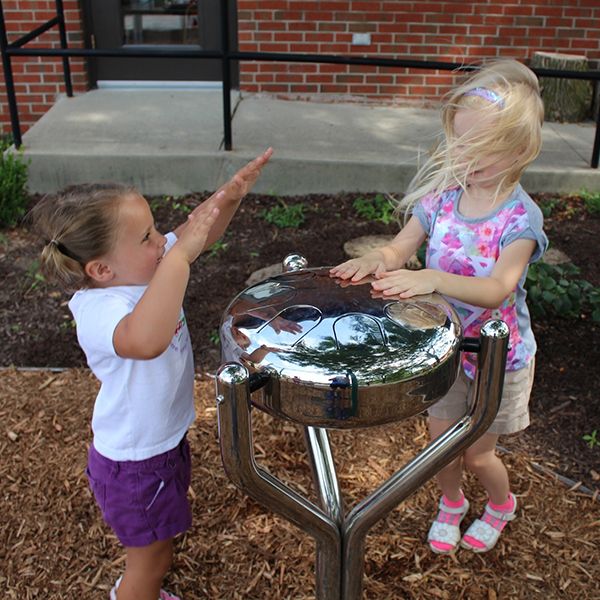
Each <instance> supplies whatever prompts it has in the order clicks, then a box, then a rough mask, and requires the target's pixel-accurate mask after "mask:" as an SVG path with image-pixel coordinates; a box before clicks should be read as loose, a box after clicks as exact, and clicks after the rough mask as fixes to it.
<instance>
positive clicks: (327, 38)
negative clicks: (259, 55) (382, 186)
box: [0, 0, 600, 133]
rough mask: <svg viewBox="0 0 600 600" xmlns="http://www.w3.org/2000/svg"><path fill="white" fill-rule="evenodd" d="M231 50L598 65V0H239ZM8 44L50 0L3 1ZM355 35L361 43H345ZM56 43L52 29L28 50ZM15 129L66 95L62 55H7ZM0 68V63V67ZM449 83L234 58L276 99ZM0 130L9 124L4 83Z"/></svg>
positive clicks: (415, 90)
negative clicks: (555, 58) (576, 59)
mask: <svg viewBox="0 0 600 600" xmlns="http://www.w3.org/2000/svg"><path fill="white" fill-rule="evenodd" d="M237 5H238V22H239V48H240V49H241V50H246V51H265V52H298V53H311V54H312V53H315V54H319V53H322V54H340V55H369V56H381V57H390V58H410V59H423V60H443V61H448V62H461V61H467V62H472V61H477V60H480V59H483V58H489V57H494V56H510V57H515V58H518V59H520V60H523V61H525V62H526V61H527V60H528V59H529V58H530V57H531V56H532V55H533V53H534V52H535V51H538V50H543V51H553V52H554V51H559V52H565V53H570V54H583V55H585V56H587V58H588V59H589V60H590V63H591V66H592V67H593V68H598V64H599V63H600V1H599V0H479V1H477V2H467V1H459V0H455V1H453V2H445V1H433V0H429V1H428V0H423V1H416V0H415V1H410V0H387V1H386V0H382V1H378V0H368V1H362V2H359V1H351V0H328V1H325V0H324V1H317V0H313V1H308V0H237ZM3 6H4V11H5V19H6V25H7V30H8V33H9V42H10V41H14V40H15V39H17V38H18V37H20V36H21V35H23V34H24V33H26V32H29V31H31V30H32V29H34V28H35V27H36V26H38V25H40V24H41V23H43V22H44V21H46V20H47V19H50V18H52V17H53V16H54V15H55V13H54V8H55V3H54V1H53V0H47V1H46V0H6V1H5V2H3ZM64 8H65V17H66V21H67V32H68V38H69V45H70V46H72V47H77V46H81V45H82V40H83V33H82V19H81V12H80V2H78V1H77V0H64ZM355 34H359V35H363V36H364V35H368V36H369V37H370V43H369V45H366V46H365V45H353V44H352V40H353V36H354V35H355ZM36 44H37V45H39V46H54V47H57V46H58V30H57V29H56V28H54V29H53V30H51V31H49V32H46V33H45V34H43V35H42V37H40V38H39V39H38V40H37V42H30V44H29V45H28V47H33V46H35V45H36ZM12 62H13V69H14V78H15V83H16V89H17V101H18V106H19V116H20V119H21V125H22V130H23V132H24V131H26V130H27V128H28V127H29V126H31V125H32V124H33V123H35V121H37V119H39V118H40V117H41V116H42V115H43V114H44V113H45V112H46V111H47V110H48V109H49V108H50V107H51V106H52V104H53V103H54V102H55V100H56V97H57V96H58V95H59V94H61V93H64V91H65V90H64V85H63V83H62V81H63V78H62V63H61V61H60V59H51V58H48V57H45V58H18V57H15V58H13V61H12ZM70 64H71V70H72V76H73V87H74V91H75V92H76V93H77V92H82V91H85V90H86V89H87V87H88V85H87V81H86V70H85V63H84V61H83V59H71V60H70ZM0 72H1V66H0ZM452 84H453V76H452V75H451V73H450V72H448V71H439V72H436V71H428V70H415V69H410V70H409V69H392V68H383V67H382V68H379V67H360V66H346V65H326V64H321V65H317V64H305V63H279V62H278V63H274V62H270V63H265V62H242V63H241V65H240V87H241V88H242V90H246V91H251V92H267V93H271V94H276V95H277V96H279V97H283V98H299V97H300V98H305V97H308V98H311V97H312V98H315V97H316V98H318V99H320V100H323V99H340V97H342V98H344V99H347V100H354V99H361V100H364V99H370V100H377V101H388V102H389V101H392V102H401V103H415V102H416V103H418V104H428V103H429V104H432V103H435V102H436V101H438V100H439V98H440V96H441V95H442V94H443V93H445V92H446V91H447V90H448V88H449V87H450V86H451V85H452ZM0 127H1V130H2V132H3V133H7V132H9V131H10V118H9V114H8V107H7V104H6V95H5V91H4V86H0Z"/></svg>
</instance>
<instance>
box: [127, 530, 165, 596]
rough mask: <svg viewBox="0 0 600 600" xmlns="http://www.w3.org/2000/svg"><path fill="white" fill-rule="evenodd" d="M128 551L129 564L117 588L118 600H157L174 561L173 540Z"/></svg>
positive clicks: (130, 548)
mask: <svg viewBox="0 0 600 600" xmlns="http://www.w3.org/2000/svg"><path fill="white" fill-rule="evenodd" d="M126 550H127V562H126V566H125V573H124V574H123V578H122V579H121V582H120V583H119V587H118V588H117V600H157V598H158V597H159V594H160V588H161V584H162V581H163V579H164V577H165V575H166V574H167V572H168V570H169V568H170V567H171V563H172V561H173V540H172V539H169V540H160V541H158V542H154V543H152V544H150V545H149V546H141V547H128V548H127V549H126Z"/></svg>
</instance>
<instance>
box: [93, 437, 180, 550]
mask: <svg viewBox="0 0 600 600" xmlns="http://www.w3.org/2000/svg"><path fill="white" fill-rule="evenodd" d="M86 473H87V476H88V480H89V482H90V487H91V488H92V491H93V492H94V496H95V497H96V502H97V503H98V505H99V506H100V509H101V510H102V516H103V517H104V520H105V521H106V523H107V524H108V525H109V526H110V527H111V528H112V529H113V531H114V532H115V533H116V534H117V537H118V538H119V540H120V542H121V543H122V544H123V545H124V546H148V545H149V544H151V543H153V542H156V541H158V540H167V539H170V538H172V537H174V536H175V535H177V534H178V533H182V532H183V531H185V530H186V529H189V528H190V526H191V524H192V511H191V509H190V503H189V501H188V498H187V490H188V488H189V486H190V478H191V465H190V446H189V444H188V441H187V439H186V438H185V436H184V438H183V439H182V440H181V442H179V445H178V446H177V447H176V448H173V449H172V450H169V451H168V452H165V453H164V454H159V455H158V456H153V457H151V458H148V459H146V460H140V461H122V462H119V461H114V460H110V459H108V458H106V457H104V456H102V455H101V454H99V453H98V452H97V451H96V449H95V448H94V446H93V444H92V445H90V450H89V453H88V466H87V469H86Z"/></svg>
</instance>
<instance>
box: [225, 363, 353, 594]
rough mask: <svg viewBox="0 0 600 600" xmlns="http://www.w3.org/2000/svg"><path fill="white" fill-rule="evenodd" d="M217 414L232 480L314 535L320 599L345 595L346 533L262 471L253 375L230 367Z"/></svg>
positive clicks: (235, 366)
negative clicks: (343, 542)
mask: <svg viewBox="0 0 600 600" xmlns="http://www.w3.org/2000/svg"><path fill="white" fill-rule="evenodd" d="M216 385H217V415H218V420H219V442H220V445H221V457H222V460H223V466H224V467H225V471H226V472H227V475H228V476H229V478H230V479H231V481H232V482H233V483H234V484H235V485H236V486H237V487H239V488H240V489H241V490H243V491H244V492H246V493H247V494H248V495H249V496H251V497H252V498H254V499H255V500H256V501H257V502H259V503H261V504H263V505H264V506H266V507H267V508H269V509H271V510H273V511H274V512H276V513H279V514H280V515H282V516H283V517H285V518H286V519H288V520H289V521H291V522H292V523H294V524H295V525H297V526H298V527H299V528H300V529H302V530H303V531H306V532H307V533H309V534H310V535H312V536H313V538H315V540H316V544H317V558H316V588H317V589H316V594H317V598H318V599H319V600H339V599H340V596H341V591H340V590H341V556H342V550H341V532H340V528H339V525H338V523H335V522H334V521H333V520H332V518H331V517H330V516H329V515H328V514H326V513H325V512H324V511H323V510H321V509H320V508H319V507H317V506H315V505H314V504H312V503H311V502H309V501H308V500H306V499H305V498H303V497H302V496H300V495H299V494H297V493H296V492H294V491H293V490H291V489H290V488H288V487H287V486H286V485H285V484H283V483H282V482H281V481H279V480H278V479H276V478H275V477H273V476H272V475H270V474H269V473H267V472H266V471H263V470H262V469H260V468H259V467H257V465H256V462H255V460H254V451H253V448H252V422H251V416H250V410H251V405H250V389H249V385H248V371H247V370H246V368H245V367H243V366H242V365H240V364H238V363H227V364H225V365H223V366H222V367H221V368H220V369H219V371H218V373H217V382H216Z"/></svg>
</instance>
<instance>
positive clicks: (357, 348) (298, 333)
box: [216, 256, 509, 600]
mask: <svg viewBox="0 0 600 600" xmlns="http://www.w3.org/2000/svg"><path fill="white" fill-rule="evenodd" d="M305 266H306V264H305V261H304V260H303V259H302V258H301V257H297V256H294V257H292V258H288V259H286V261H285V262H284V271H285V272H284V273H283V274H282V275H280V276H276V277H273V278H270V279H269V280H267V281H266V282H262V283H261V284H258V285H257V286H254V287H252V288H249V289H248V290H245V291H244V292H242V293H241V294H240V295H239V296H238V297H236V299H234V301H233V302H232V303H231V304H230V306H229V308H228V310H227V311H226V313H225V315H224V319H223V323H222V327H221V343H222V347H223V358H224V360H225V361H229V362H226V363H225V364H223V365H222V366H221V368H220V369H219V371H218V373H217V380H216V392H217V413H218V421H219V441H220V446H221V455H222V459H223V465H224V467H225V471H226V472H227V475H228V476H229V478H230V479H231V481H232V482H233V483H234V484H235V485H236V486H237V487H239V488H240V489H241V490H243V491H244V492H245V493H247V494H248V495H249V496H251V497H252V498H254V499H255V500H256V501H257V502H259V503H261V504H263V505H264V506H266V507H267V508H269V509H271V510H273V511H274V512H276V513H278V514H280V515H281V516H283V517H285V518H286V519H288V520H289V521H291V522H292V523H294V524H295V525H297V526H298V527H299V528H300V529H302V530H303V531H305V532H307V533H308V534H310V535H311V536H312V537H313V538H314V539H315V541H316V568H315V579H316V595H317V598H318V599H319V600H359V599H360V598H361V596H362V579H363V569H364V553H365V538H366V535H367V533H368V532H369V530H370V529H371V528H372V527H373V525H374V524H375V523H377V522H378V521H379V520H380V519H382V518H383V517H384V516H386V515H387V514H388V513H389V512H390V511H391V510H392V509H393V508H395V507H396V506H397V505H398V504H399V503H400V502H402V501H403V500H404V499H406V498H407V497H408V496H409V495H410V494H412V493H413V492H414V491H416V490H417V489H418V488H419V487H420V486H422V485H423V484H424V483H425V482H426V481H427V480H429V479H430V478H431V477H433V476H434V475H435V474H436V473H437V472H438V471H439V470H440V469H441V468H442V467H444V466H445V465H446V464H448V463H449V462H451V461H452V460H453V459H454V458H456V457H457V456H458V455H459V454H460V453H461V452H462V451H463V450H464V449H465V448H466V447H468V446H470V445H471V444H472V443H473V442H474V441H475V440H476V439H477V438H479V437H480V436H481V435H483V433H485V431H486V430H487V429H488V428H489V426H490V425H491V423H492V421H493V420H494V418H495V416H496V414H497V412H498V407H499V404H500V399H501V394H502V385H503V381H504V369H505V364H506V353H507V347H508V336H509V331H508V327H507V326H506V324H505V323H504V322H503V321H499V320H496V321H488V322H487V323H486V324H485V325H484V327H483V328H482V329H481V335H480V338H479V339H470V338H469V339H463V338H462V330H461V327H460V322H459V320H458V317H457V316H456V314H455V313H454V311H453V309H452V308H451V307H450V306H449V305H448V304H447V302H446V301H445V300H444V299H442V298H441V297H439V296H437V295H432V296H429V297H419V298H412V299H410V301H405V300H400V299H394V298H389V297H386V298H382V297H379V298H377V297H373V294H371V293H370V286H369V285H356V286H348V285H344V284H342V283H341V282H336V281H335V280H333V279H331V278H330V277H329V276H328V272H327V270H326V269H316V270H315V269H305V268H304V267H305ZM365 283H368V282H365ZM461 352H477V375H476V380H475V396H474V402H473V406H472V408H471V410H470V412H469V413H468V414H467V415H465V416H464V417H463V418H462V419H460V420H459V421H458V422H457V423H455V424H454V425H453V426H452V427H451V428H450V429H449V430H448V431H446V432H445V433H444V434H443V435H442V436H440V437H439V438H437V439H436V440H434V441H433V442H431V443H430V444H429V445H428V446H426V447H425V448H424V449H423V450H422V451H421V452H420V453H418V454H417V456H416V457H414V458H413V459H412V460H411V461H410V462H409V463H408V464H406V465H404V466H403V467H402V468H401V469H400V470H398V471H397V472H396V473H395V474H394V475H392V476H391V477H390V478H389V479H387V480H386V481H385V482H384V483H383V484H381V485H380V486H379V487H378V488H377V489H376V490H374V491H373V492H372V493H371V494H370V495H369V496H368V497H366V498H365V499H364V500H362V501H361V502H359V503H358V504H357V505H356V506H355V507H354V508H352V510H350V512H349V513H348V514H344V510H343V504H342V496H341V494H340V489H339V485H338V480H337V474H336V469H335V465H334V461H333V456H332V452H331V448H330V444H329V437H328V434H327V429H328V428H344V429H348V428H357V427H366V426H373V425H379V424H382V423H390V422H394V421H399V420H402V419H406V418H408V417H409V416H412V415H414V414H418V413H420V412H422V411H423V410H425V409H426V408H427V407H428V406H430V405H432V404H433V403H435V402H436V401H437V400H439V399H440V398H441V397H442V396H443V395H445V393H446V392H447V391H448V389H449V388H450V386H451V385H452V383H453V382H454V380H455V378H456V376H457V373H458V365H459V359H460V355H461ZM253 407H256V408H259V409H260V410H264V411H266V412H268V413H269V414H272V415H275V416H277V417H280V418H283V419H288V420H292V421H294V422H297V423H300V424H302V425H303V426H304V431H305V438H306V444H307V448H308V456H309V460H310V463H311V469H312V473H313V479H314V483H315V486H316V490H317V495H318V497H319V501H320V506H317V505H315V504H314V503H312V502H310V501H309V500H307V499H306V498H304V497H302V496H301V495H300V494H298V493H297V492H295V491H294V490H292V489H290V488H289V487H288V486H287V485H286V484H285V483H283V482H281V481H280V480H278V479H277V478H276V477H274V476H272V475H271V474H269V473H268V472H266V471H265V470H263V469H261V468H260V467H259V466H258V465H257V464H256V461H255V457H254V452H253V444H252V419H251V411H252V408H253Z"/></svg>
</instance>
